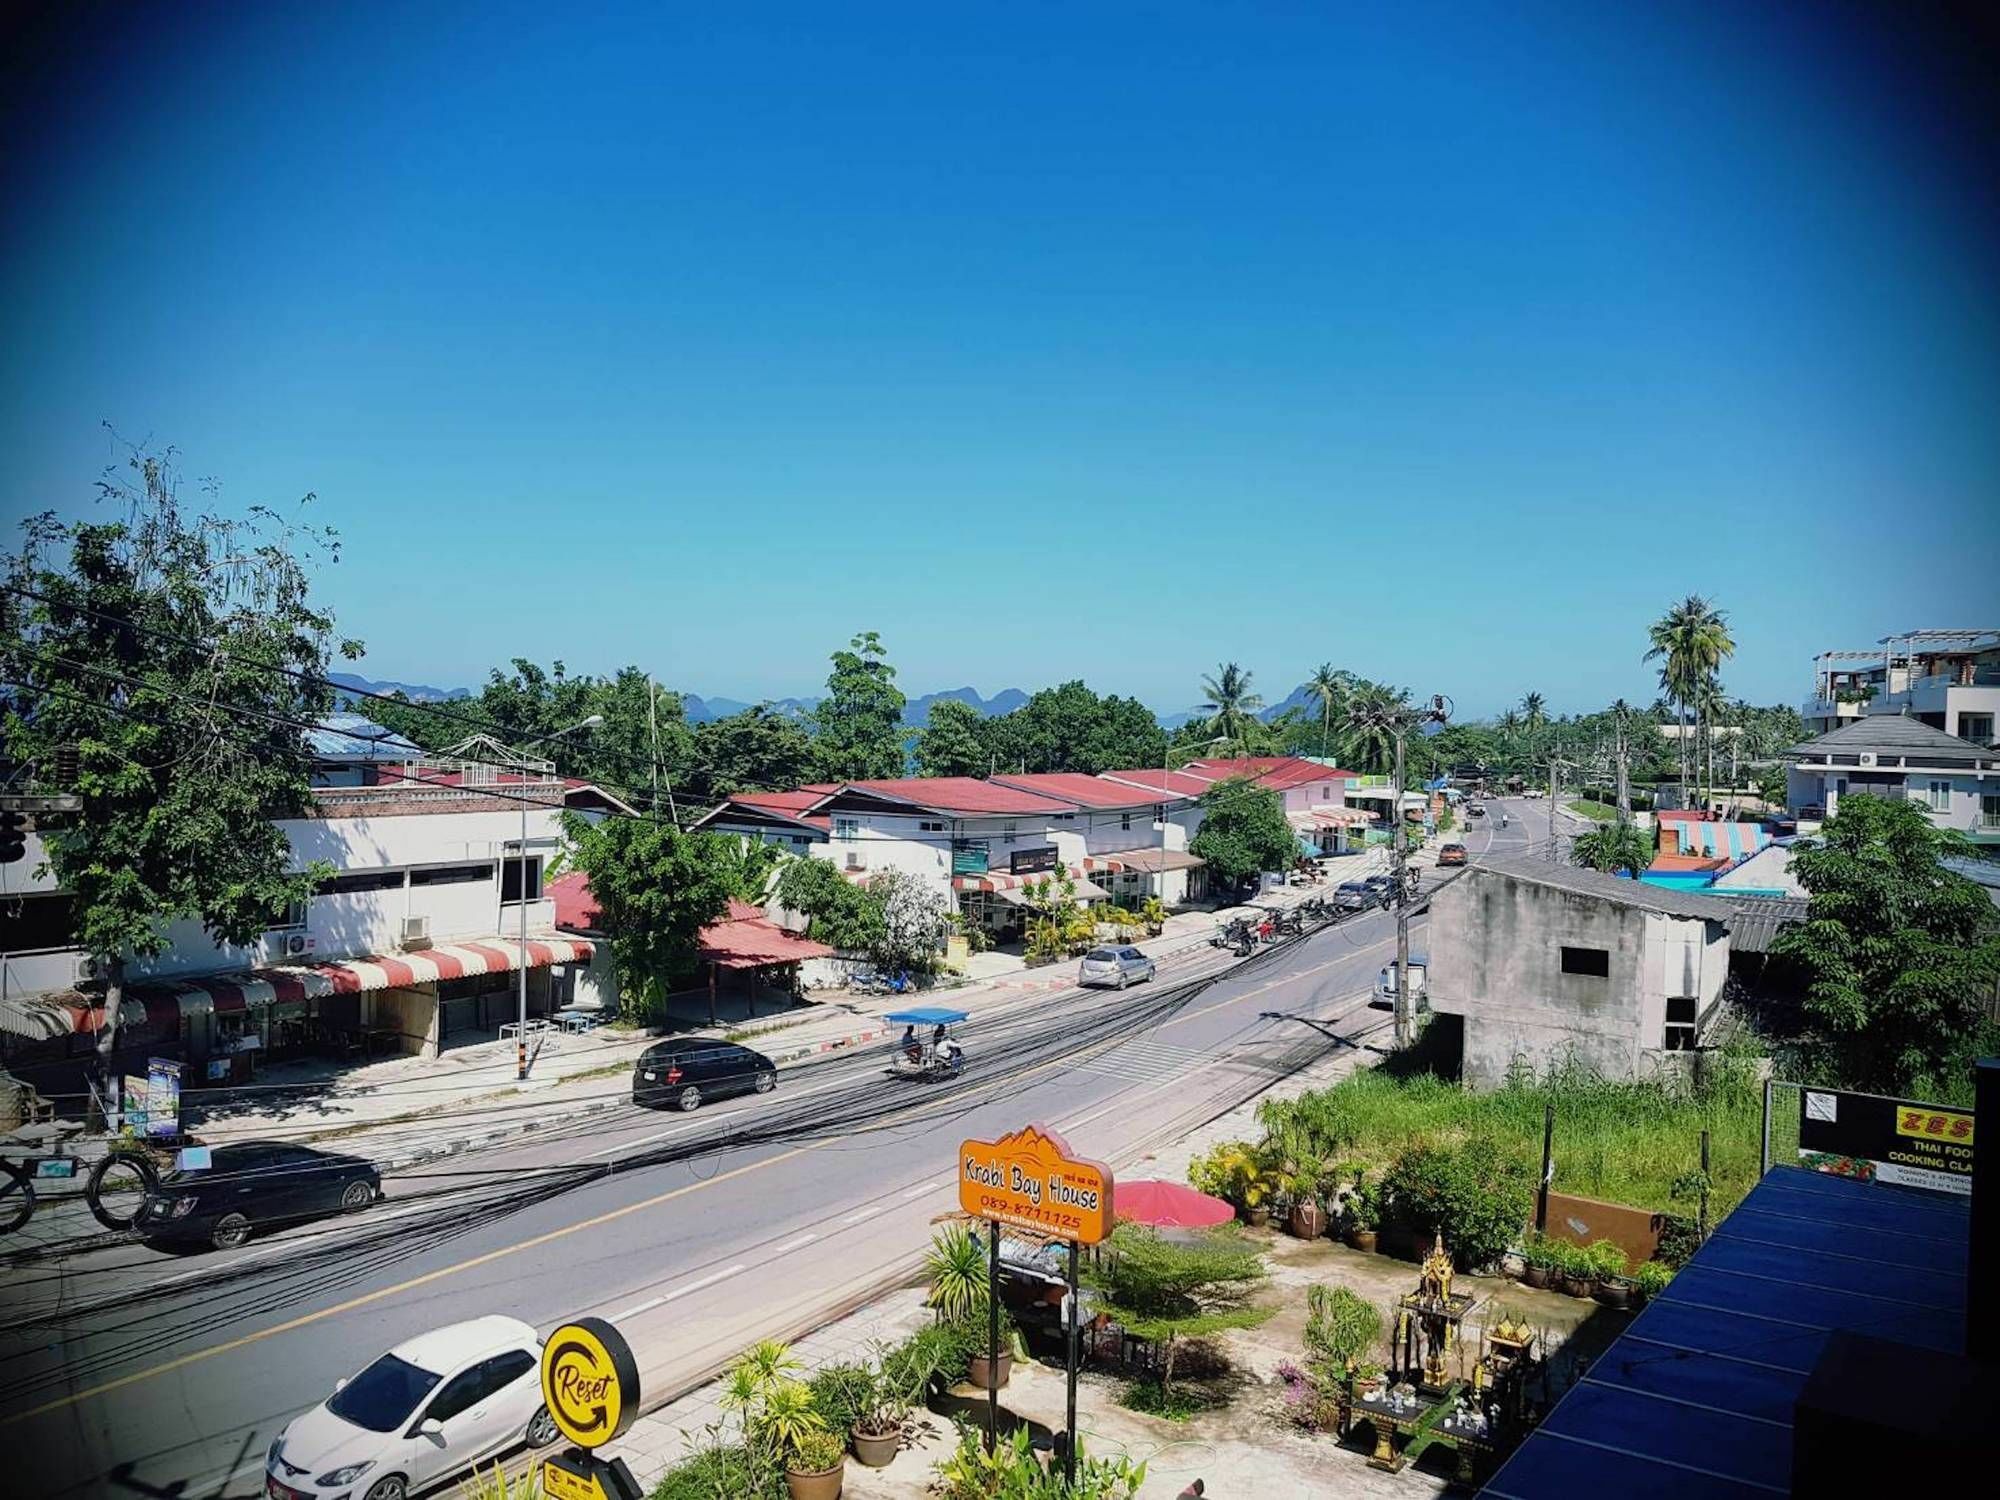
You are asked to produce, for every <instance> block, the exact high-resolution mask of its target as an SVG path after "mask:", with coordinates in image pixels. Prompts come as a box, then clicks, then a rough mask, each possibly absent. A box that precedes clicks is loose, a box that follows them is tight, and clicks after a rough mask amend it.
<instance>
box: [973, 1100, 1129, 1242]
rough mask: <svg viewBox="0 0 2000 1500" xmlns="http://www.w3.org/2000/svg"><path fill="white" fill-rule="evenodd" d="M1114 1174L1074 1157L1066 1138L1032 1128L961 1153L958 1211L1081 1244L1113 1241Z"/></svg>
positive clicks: (974, 1142) (975, 1145)
mask: <svg viewBox="0 0 2000 1500" xmlns="http://www.w3.org/2000/svg"><path fill="white" fill-rule="evenodd" d="M1111 1188H1112V1182H1111V1169H1110V1168H1109V1167H1107V1166H1105V1165H1104V1164H1103V1163H1102V1162H1095V1161H1089V1160H1086V1159H1085V1158H1083V1157H1078V1156H1073V1155H1071V1154H1070V1149H1069V1146H1068V1144H1067V1143H1065V1142H1064V1140H1063V1138H1062V1137H1061V1136H1059V1135H1057V1134H1056V1133H1055V1132H1054V1131H1053V1130H1050V1129H1049V1128H1047V1127H1046V1126H1042V1125H1030V1126H1027V1127H1026V1128H1025V1129H1022V1130H1017V1131H1015V1132H1013V1133H1012V1134H1011V1135H1003V1136H1002V1137H1000V1139H999V1140H997V1141H966V1142H965V1143H963V1144H962V1145H961V1146H960V1147H959V1148H958V1206H959V1207H960V1208H962V1209H964V1210H965V1212H967V1213H968V1214H971V1215H973V1216H974V1217H975V1218H981V1219H997V1220H998V1221H999V1222H1000V1223H1002V1224H1012V1225H1015V1226H1016V1227H1018V1228H1021V1229H1033V1230H1037V1231H1039V1232H1040V1233H1042V1234H1046V1235H1049V1236H1052V1237H1053V1238H1056V1239H1062V1240H1069V1241H1071V1242H1073V1243H1075V1244H1079V1245H1095V1244H1097V1243H1098V1242H1099V1241H1101V1240H1104V1239H1107V1238H1109V1236H1110V1234H1111V1227H1112V1212H1111Z"/></svg>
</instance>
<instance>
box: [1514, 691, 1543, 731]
mask: <svg viewBox="0 0 2000 1500" xmlns="http://www.w3.org/2000/svg"><path fill="white" fill-rule="evenodd" d="M1521 721H1522V722H1523V723H1524V724H1526V725H1527V726H1528V733H1530V734H1533V733H1534V732H1535V731H1536V730H1537V729H1540V728H1541V727H1542V726H1543V725H1544V724H1546V723H1548V722H1549V714H1548V706H1547V704H1546V703H1545V702H1544V701H1543V699H1542V695H1541V694H1540V693H1529V694H1528V695H1527V696H1526V697H1525V698H1523V699H1522V700H1521Z"/></svg>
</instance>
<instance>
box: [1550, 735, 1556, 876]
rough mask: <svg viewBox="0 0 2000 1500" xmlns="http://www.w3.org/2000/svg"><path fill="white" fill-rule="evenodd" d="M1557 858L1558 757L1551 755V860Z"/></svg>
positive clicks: (1553, 861) (1551, 861) (1552, 861)
mask: <svg viewBox="0 0 2000 1500" xmlns="http://www.w3.org/2000/svg"><path fill="white" fill-rule="evenodd" d="M1555 860H1556V758H1555V756H1553V755H1551V756H1550V757H1549V862H1550V863H1551V864H1553V863H1555Z"/></svg>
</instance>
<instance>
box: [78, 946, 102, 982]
mask: <svg viewBox="0 0 2000 1500" xmlns="http://www.w3.org/2000/svg"><path fill="white" fill-rule="evenodd" d="M103 977H104V965H103V964H101V963H99V962H98V961H97V960H96V959H94V958H92V957H91V956H90V955H89V954H88V953H86V954H84V955H82V956H81V957H80V958H78V959H77V961H76V982H77V983H78V984H95V983H97V981H98V980H100V979H102V978H103Z"/></svg>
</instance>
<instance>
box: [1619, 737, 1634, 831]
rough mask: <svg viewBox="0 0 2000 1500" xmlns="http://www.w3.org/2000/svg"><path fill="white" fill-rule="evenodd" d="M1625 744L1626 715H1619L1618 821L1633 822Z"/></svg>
mask: <svg viewBox="0 0 2000 1500" xmlns="http://www.w3.org/2000/svg"><path fill="white" fill-rule="evenodd" d="M1628 756H1629V752H1628V750H1627V749H1626V744H1625V715H1624V714H1623V713H1621V714H1619V715H1618V821H1619V822H1620V823H1630V822H1631V821H1632V774H1631V765H1630V762H1629V759H1628Z"/></svg>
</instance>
